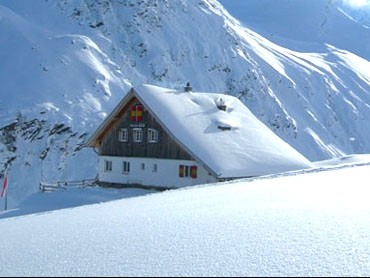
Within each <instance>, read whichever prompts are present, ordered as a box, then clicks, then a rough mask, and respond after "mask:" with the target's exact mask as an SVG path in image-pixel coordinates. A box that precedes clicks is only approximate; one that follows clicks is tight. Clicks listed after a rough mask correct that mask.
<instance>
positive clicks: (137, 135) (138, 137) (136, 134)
mask: <svg viewBox="0 0 370 278" xmlns="http://www.w3.org/2000/svg"><path fill="white" fill-rule="evenodd" d="M132 139H133V141H134V142H141V141H143V130H142V129H141V128H134V129H133V138H132Z"/></svg>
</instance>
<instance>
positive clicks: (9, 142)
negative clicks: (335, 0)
mask: <svg viewBox="0 0 370 278" xmlns="http://www.w3.org/2000/svg"><path fill="white" fill-rule="evenodd" d="M252 2H253V1H252ZM252 2H251V3H252ZM271 2H273V1H271ZM319 2H320V3H321V2H325V3H327V1H324V0H322V1H319V0H317V1H312V2H311V1H307V3H306V5H305V6H304V8H310V7H311V6H310V4H309V3H312V8H315V7H316V5H318V4H317V3H319ZM254 3H255V6H251V7H250V11H251V12H253V9H255V11H256V12H257V11H258V5H257V2H255V1H254ZM270 5H272V4H271V3H270ZM275 6H276V5H275ZM302 9H303V8H302ZM287 13H289V14H290V15H295V14H299V13H302V10H301V8H300V7H296V6H292V7H291V8H290V10H289V11H287ZM289 18H290V17H285V18H284V20H285V21H286V22H288V23H289V24H290V26H292V25H294V26H306V25H305V24H303V23H302V25H297V24H296V19H295V20H292V21H290V22H289ZM347 18H348V16H347V15H346V14H344V13H343V12H341V11H340V10H339V6H338V7H337V6H335V5H332V6H331V7H330V16H328V17H326V26H332V28H331V29H330V36H328V38H329V37H330V38H333V40H330V41H325V39H324V38H326V37H325V36H324V37H321V38H322V40H321V41H320V44H316V43H313V42H312V41H311V42H307V44H306V43H304V42H302V41H300V42H299V43H298V42H297V40H293V41H292V44H291V45H289V44H288V43H287V42H289V41H288V40H284V45H283V46H282V45H278V44H277V42H278V41H274V42H272V40H267V39H266V38H265V37H263V36H261V35H260V34H259V33H256V31H260V29H258V30H257V29H254V30H253V29H247V28H245V27H243V26H241V25H240V24H239V22H238V21H237V20H235V19H234V18H232V17H231V16H230V14H229V13H228V12H227V11H226V10H225V9H224V8H223V7H222V6H221V5H220V4H219V3H218V2H217V1H214V0H201V1H199V0H171V1H167V0H163V1H149V0H143V1H136V0H100V1H95V0H56V1H45V0H35V1H22V0H3V1H1V3H0V32H1V34H2V36H1V37H0V58H1V61H2V67H1V68H0V84H1V86H2V89H1V90H0V96H1V98H2V99H3V100H4V101H3V102H2V104H3V105H2V106H1V107H0V116H1V122H0V123H1V125H0V131H1V133H0V134H1V136H0V142H1V144H0V152H1V153H0V154H1V156H0V159H1V162H2V165H3V167H2V169H0V172H4V171H5V170H6V169H8V170H9V180H10V182H11V183H12V186H13V190H14V191H9V198H10V202H9V205H10V206H11V204H12V203H13V204H15V203H17V202H18V201H20V200H22V199H23V198H25V197H26V196H27V195H29V194H30V193H31V192H34V191H35V190H37V189H38V183H39V182H40V181H41V180H43V181H52V180H63V179H72V180H74V179H83V178H91V177H94V176H95V175H96V166H97V157H96V154H95V153H94V152H93V151H92V150H88V149H84V148H82V147H83V144H84V142H85V140H86V137H87V136H88V135H89V134H91V132H93V131H94V129H95V128H96V127H97V126H98V124H100V123H101V121H102V120H103V118H104V117H105V116H106V115H107V113H109V112H110V111H111V110H112V109H113V107H115V105H116V104H117V103H118V101H119V100H120V99H121V98H122V97H123V95H124V94H125V93H126V92H127V90H128V89H129V87H130V86H131V85H136V84H140V83H151V84H154V85H159V86H163V87H169V88H174V89H179V88H182V87H183V86H184V84H185V83H186V82H187V81H190V82H191V84H192V86H193V88H196V89H197V90H198V91H212V92H225V93H227V94H232V95H235V96H238V97H239V98H241V100H242V101H243V102H244V103H245V104H246V105H247V106H248V108H249V109H250V110H251V111H252V112H253V113H254V114H255V115H256V116H257V117H258V118H259V119H260V120H262V121H263V122H264V123H266V124H267V125H268V126H269V127H270V128H271V129H272V130H273V131H274V132H276V133H277V134H278V135H279V136H281V137H282V138H283V139H285V140H286V141H287V142H288V143H290V144H291V145H292V146H294V147H295V148H296V149H297V150H299V151H300V152H301V153H302V154H303V155H305V156H306V157H308V158H309V159H311V160H319V159H325V158H331V157H336V156H339V155H341V154H344V153H346V154H350V153H365V152H370V142H369V141H368V139H367V138H368V137H369V135H370V129H369V127H368V125H367V119H369V118H370V107H369V105H368V103H370V95H369V92H370V73H369V71H368V68H369V66H370V62H369V61H368V60H366V59H369V58H368V57H366V56H364V55H362V54H361V53H359V52H357V50H356V52H355V49H362V50H364V51H365V50H368V48H366V47H368V44H366V41H364V40H362V38H364V37H366V35H367V37H370V36H368V35H369V31H368V29H366V28H364V29H358V26H357V25H356V24H352V23H351V24H350V23H348V24H347V21H346V19H347ZM260 20H261V22H266V24H267V23H268V22H273V23H274V24H275V23H276V22H277V19H276V18H272V17H270V14H261V18H260ZM317 20H319V19H317ZM312 21H313V22H314V23H315V24H316V17H314V18H312ZM337 22H341V25H340V26H341V27H340V30H339V29H336V28H334V27H333V26H335V24H336V23H337ZM350 22H352V21H350ZM321 23H322V18H320V24H321ZM277 25H278V24H277ZM316 25H317V24H316ZM316 25H315V26H316ZM260 26H263V25H260ZM302 28H303V27H302ZM323 30H324V29H323ZM325 30H328V29H325ZM358 30H360V31H358ZM304 31H305V30H299V28H298V27H297V29H296V31H292V34H303V33H304ZM316 31H317V29H312V32H316ZM336 31H337V32H336ZM266 32H267V31H266ZM293 32H295V33H293ZM358 32H360V33H358ZM310 33H311V31H310ZM261 34H262V33H261ZM312 34H314V33H312ZM343 34H355V35H354V38H357V36H359V35H361V40H355V39H351V40H348V38H347V37H343ZM312 36H314V35H312ZM318 36H319V35H318ZM288 38H289V37H288ZM334 39H335V40H334ZM336 41H344V42H346V43H347V44H350V43H351V45H352V46H353V48H349V47H344V46H342V45H336V44H335V42H336ZM327 42H328V43H327ZM311 45H315V48H310V47H311ZM318 46H320V47H318ZM308 49H312V50H310V51H307V50H308ZM353 52H355V53H356V54H354V53H353ZM367 53H368V52H367ZM360 54H361V55H360ZM361 57H362V58H361Z"/></svg>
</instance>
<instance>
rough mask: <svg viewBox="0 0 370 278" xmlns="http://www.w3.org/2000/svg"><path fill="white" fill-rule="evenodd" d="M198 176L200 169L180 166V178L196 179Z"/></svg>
mask: <svg viewBox="0 0 370 278" xmlns="http://www.w3.org/2000/svg"><path fill="white" fill-rule="evenodd" d="M197 176H198V167H197V166H195V165H193V166H189V165H179V177H180V178H188V177H190V178H193V179H196V178H197Z"/></svg>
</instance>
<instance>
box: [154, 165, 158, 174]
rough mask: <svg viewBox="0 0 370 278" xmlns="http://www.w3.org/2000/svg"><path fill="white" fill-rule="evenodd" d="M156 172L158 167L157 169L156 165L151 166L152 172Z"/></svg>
mask: <svg viewBox="0 0 370 278" xmlns="http://www.w3.org/2000/svg"><path fill="white" fill-rule="evenodd" d="M157 170H158V167H157V164H155V163H154V164H153V172H157Z"/></svg>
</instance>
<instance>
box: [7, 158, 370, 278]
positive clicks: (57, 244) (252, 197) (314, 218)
mask: <svg viewBox="0 0 370 278" xmlns="http://www.w3.org/2000/svg"><path fill="white" fill-rule="evenodd" d="M363 158H366V159H365V160H363ZM339 161H340V160H337V161H334V160H332V161H326V162H321V163H318V165H319V167H320V169H321V170H316V171H312V170H311V171H310V172H309V173H305V172H301V173H289V174H286V175H281V176H278V175H275V176H270V177H265V178H260V179H255V180H244V181H240V182H233V183H222V184H221V183H220V184H216V185H208V186H197V187H189V188H184V189H178V190H173V191H166V192H161V193H151V192H147V193H151V194H148V195H146V196H136V197H131V198H124V197H125V196H124V193H123V192H126V193H130V190H127V189H126V191H121V192H122V193H120V194H121V195H120V196H121V198H122V199H120V200H113V201H109V202H105V203H97V204H90V205H85V206H80V207H75V208H68V209H60V210H57V211H53V212H51V211H50V212H48V213H38V214H30V215H24V216H19V217H8V218H3V219H1V220H0V230H1V237H0V246H1V252H0V264H1V268H0V276H85V275H86V276H295V275H299V276H302V275H303V276H368V275H370V251H369V250H370V222H369V219H370V203H369V202H368V196H369V186H368V180H369V176H370V174H369V173H370V171H369V170H370V164H369V162H370V160H369V159H368V156H362V157H356V156H352V157H349V158H347V159H342V164H340V163H339ZM328 163H330V164H331V165H332V166H331V167H336V168H333V169H331V170H329V168H328ZM343 163H344V164H343ZM338 164H339V165H338ZM355 166H357V167H355ZM97 190H102V189H94V188H90V189H87V188H85V189H78V188H76V189H67V190H66V191H64V192H63V193H60V192H59V193H58V192H55V193H49V194H45V193H39V194H44V195H42V196H48V197H49V198H50V200H52V199H53V198H54V197H57V196H60V194H65V202H68V201H67V200H69V197H68V192H70V194H71V196H82V193H81V192H84V194H85V198H86V200H90V201H88V202H87V203H91V200H92V199H94V198H95V199H96V200H97V197H98V195H97V194H96V192H97ZM114 191H115V190H113V191H109V190H108V189H107V190H106V191H104V190H103V191H101V192H106V193H105V194H103V193H102V196H104V198H105V200H108V199H109V198H111V199H113V198H114V197H113V195H115V194H112V195H111V197H109V195H110V194H111V193H112V192H114ZM89 192H90V193H91V194H90V195H89ZM107 192H108V193H107ZM109 192H110V193H109ZM117 192H118V191H116V193H117ZM131 193H132V192H131ZM136 193H139V192H136ZM76 194H80V195H76ZM117 194H118V193H117ZM133 195H135V194H133ZM133 195H131V196H133ZM136 195H137V194H136ZM89 197H90V199H89ZM126 197H130V196H126ZM34 198H35V197H34ZM44 198H45V197H44ZM104 198H101V201H103V199H104ZM36 199H37V198H36ZM36 199H35V200H36ZM81 200H82V197H81V198H80V201H81ZM49 203H51V202H49ZM59 203H60V205H61V207H63V200H62V199H60V198H59ZM30 207H31V203H28V208H30ZM64 207H66V206H64ZM54 208H55V205H54ZM23 211H24V213H27V211H30V210H29V209H28V210H27V208H26V206H24V207H23ZM8 213H10V212H8ZM2 216H3V217H6V213H3V214H2ZM8 216H9V215H8Z"/></svg>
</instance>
